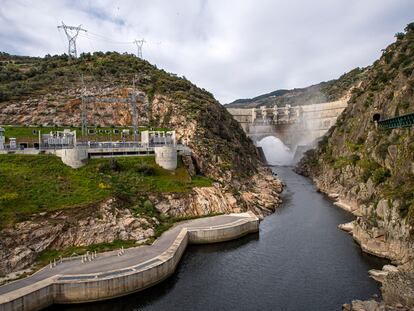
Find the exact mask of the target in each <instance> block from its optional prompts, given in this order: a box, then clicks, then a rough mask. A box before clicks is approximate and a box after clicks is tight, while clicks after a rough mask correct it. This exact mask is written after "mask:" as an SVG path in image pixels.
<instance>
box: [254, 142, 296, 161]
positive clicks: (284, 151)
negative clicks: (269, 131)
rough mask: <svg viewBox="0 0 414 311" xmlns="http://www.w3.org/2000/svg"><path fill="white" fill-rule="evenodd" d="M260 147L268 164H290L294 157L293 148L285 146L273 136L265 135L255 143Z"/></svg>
mask: <svg viewBox="0 0 414 311" xmlns="http://www.w3.org/2000/svg"><path fill="white" fill-rule="evenodd" d="M256 145H257V146H258V147H261V148H262V150H263V153H264V155H265V157H266V161H267V163H268V164H270V165H282V166H284V165H291V164H292V163H293V158H294V155H295V153H294V150H291V149H290V148H289V147H288V146H286V145H285V144H284V143H283V141H282V140H280V139H279V138H277V137H275V136H266V137H264V138H263V139H261V140H260V141H258V142H257V143H256Z"/></svg>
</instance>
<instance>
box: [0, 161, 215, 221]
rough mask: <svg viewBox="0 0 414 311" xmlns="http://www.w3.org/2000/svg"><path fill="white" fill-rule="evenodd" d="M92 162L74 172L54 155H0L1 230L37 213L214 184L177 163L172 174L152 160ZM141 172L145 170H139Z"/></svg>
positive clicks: (133, 200) (133, 199)
mask: <svg viewBox="0 0 414 311" xmlns="http://www.w3.org/2000/svg"><path fill="white" fill-rule="evenodd" d="M115 161H116V168H113V165H112V164H111V159H108V158H107V159H93V160H90V161H89V163H88V164H87V165H86V166H84V167H81V168H79V169H76V170H75V169H72V168H70V167H68V166H66V165H65V164H63V163H62V162H61V160H60V159H59V158H58V157H56V156H53V155H36V156H33V155H14V154H9V155H0V227H2V226H4V225H6V224H10V223H13V222H16V221H19V220H24V219H25V218H26V217H27V216H29V215H31V214H35V213H40V212H49V211H54V210H60V209H65V208H73V207H81V206H85V205H87V204H91V203H97V202H99V201H101V200H103V199H105V198H108V197H110V196H116V197H123V198H126V199H127V200H129V201H131V202H135V201H136V200H137V198H140V197H145V196H146V195H145V194H146V193H148V192H188V191H191V189H192V188H193V187H205V186H210V185H211V184H212V180H210V179H209V178H207V177H204V176H195V177H193V178H191V177H190V175H189V174H188V172H187V170H186V169H185V167H184V166H183V164H182V163H181V161H179V165H178V167H177V169H176V170H175V171H168V170H165V169H163V168H161V167H159V166H158V165H156V164H155V160H154V158H153V157H124V158H123V157H120V158H116V160H115ZM143 168H145V169H143Z"/></svg>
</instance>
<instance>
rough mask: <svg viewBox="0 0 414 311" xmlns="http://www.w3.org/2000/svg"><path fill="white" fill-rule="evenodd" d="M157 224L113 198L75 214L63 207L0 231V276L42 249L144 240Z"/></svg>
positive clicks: (24, 265)
mask: <svg viewBox="0 0 414 311" xmlns="http://www.w3.org/2000/svg"><path fill="white" fill-rule="evenodd" d="M155 225H156V223H155V222H154V220H153V219H150V218H143V217H142V218H141V217H135V216H133V215H132V214H131V212H130V210H129V209H126V208H122V207H120V206H119V204H118V203H117V202H116V200H114V199H112V198H111V199H108V200H106V201H105V202H102V203H101V204H99V205H98V206H91V207H88V208H86V209H85V210H83V212H82V213H80V214H79V213H77V212H76V211H74V210H65V211H59V212H54V213H51V214H46V215H34V216H33V219H31V220H27V221H24V222H20V223H17V224H15V225H14V227H13V228H6V229H2V230H1V231H0V236H1V241H0V246H1V247H0V275H4V274H7V273H10V272H12V271H16V270H21V269H24V268H27V267H28V266H30V265H31V264H32V263H33V262H34V260H35V259H36V257H37V256H38V255H39V253H41V252H42V251H44V250H46V249H49V248H52V249H62V248H65V247H69V246H86V245H91V244H98V243H103V242H112V241H114V240H136V241H137V243H140V242H144V241H146V240H147V239H148V238H150V237H152V236H153V235H154V229H153V228H154V226H155Z"/></svg>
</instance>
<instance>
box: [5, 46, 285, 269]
mask: <svg viewBox="0 0 414 311" xmlns="http://www.w3.org/2000/svg"><path fill="white" fill-rule="evenodd" d="M82 80H83V81H84V83H82ZM82 93H83V94H84V96H86V97H89V98H90V97H91V96H95V97H96V98H106V99H111V100H110V101H109V102H108V101H107V102H100V103H99V102H98V103H97V102H96V101H95V102H90V103H88V104H87V119H88V125H89V126H91V127H112V126H124V127H128V126H132V119H133V113H132V111H133V109H132V107H131V104H130V103H128V102H126V101H125V99H127V98H132V97H130V96H131V94H134V95H135V97H136V99H137V110H138V115H139V118H138V122H139V125H140V126H143V127H157V128H158V127H161V128H168V129H172V130H175V131H176V133H177V139H178V140H179V141H181V142H183V143H185V144H187V145H188V146H189V147H190V148H191V149H192V156H191V157H188V156H183V157H182V165H181V164H180V166H179V168H178V169H177V170H176V171H175V172H172V173H171V172H170V173H168V172H164V171H159V170H157V168H156V167H155V168H154V165H155V164H154V163H152V162H147V163H146V164H145V165H144V166H145V167H143V165H140V164H139V162H140V161H138V160H137V161H136V163H135V162H134V160H133V158H129V159H128V160H119V161H118V165H115V167H114V165H113V164H111V163H109V162H108V161H106V162H105V161H104V163H101V164H99V163H97V162H96V161H95V162H94V161H91V163H90V164H88V165H87V167H86V168H85V169H82V170H79V171H78V172H76V173H68V172H67V168H63V167H62V165H61V164H59V163H58V161H57V159H51V158H47V157H46V156H44V157H43V156H38V157H40V158H33V156H32V157H19V158H14V156H11V155H7V156H5V155H3V156H1V155H0V163H2V164H3V166H0V169H1V171H0V181H3V182H4V183H3V185H2V189H6V190H7V193H6V194H5V195H3V194H1V195H0V210H1V211H3V212H4V213H6V214H7V219H6V220H5V221H4V222H3V223H1V224H2V225H3V226H4V228H0V262H1V263H2V264H1V265H0V275H1V274H6V273H9V272H11V271H15V270H17V269H22V268H26V267H28V266H29V265H30V264H31V263H33V262H34V260H35V259H36V258H39V255H40V254H42V255H40V257H42V256H43V255H44V253H45V252H48V253H52V254H55V255H57V254H67V252H68V251H67V249H66V250H65V249H62V248H68V247H83V248H82V249H81V251H86V250H87V249H86V248H85V247H87V246H88V245H94V246H93V247H97V246H96V244H99V243H115V242H116V241H118V240H122V241H123V243H129V241H130V240H132V241H138V242H142V241H146V240H148V239H149V238H154V237H156V236H157V232H158V234H159V233H160V232H162V230H165V229H166V228H167V227H168V226H170V225H171V224H172V222H173V221H175V220H177V219H182V218H183V217H194V216H203V215H210V214H216V213H229V212H240V211H247V210H251V211H253V212H254V213H256V214H257V215H259V216H263V215H266V214H269V213H271V212H272V211H274V209H275V208H276V207H277V206H278V205H279V204H280V199H279V196H278V194H279V193H280V191H281V190H282V185H281V183H280V182H279V181H278V180H277V179H275V178H274V177H273V176H272V174H271V173H270V171H268V170H267V169H266V168H264V167H263V166H262V165H261V163H260V161H259V159H258V155H257V151H256V148H255V146H254V145H253V143H252V142H251V141H250V140H249V139H248V138H247V137H246V135H245V134H244V132H243V130H242V129H241V127H240V125H239V124H238V123H237V122H236V121H235V120H234V119H233V118H232V117H231V115H230V114H229V113H228V112H227V110H226V109H225V108H224V107H223V106H222V105H220V103H219V102H218V101H216V100H215V99H214V97H213V96H212V95H211V94H210V93H208V92H207V91H205V90H204V89H200V88H198V87H196V86H195V85H193V84H192V83H191V82H190V81H188V80H186V79H185V78H179V77H177V76H176V75H174V74H170V73H167V72H165V71H163V70H159V69H157V68H156V67H155V66H153V65H151V64H149V63H148V62H146V61H143V60H140V59H137V58H136V57H134V56H133V55H128V54H123V55H121V54H118V53H110V52H108V53H101V52H98V53H94V54H93V55H91V54H83V55H81V56H80V57H79V58H78V59H75V60H69V59H68V57H67V56H65V55H63V56H46V57H45V58H31V57H20V56H11V55H8V54H5V53H2V54H0V125H15V126H37V127H46V126H48V127H50V126H51V127H53V126H57V127H65V126H77V127H79V126H80V124H81V122H80V118H81V95H82ZM7 129H8V127H6V131H7ZM13 130H14V131H15V132H16V133H18V132H21V133H23V132H25V131H26V130H24V131H23V130H22V131H19V129H17V128H16V127H15V128H13ZM6 134H7V133H6ZM2 157H3V158H2ZM6 157H7V158H6ZM30 163H32V164H30ZM183 166H184V167H185V168H186V169H187V171H185V172H183V170H185V168H184V167H183ZM52 168H56V170H54V171H53V172H49V170H50V169H52ZM28 170H29V173H30V174H28ZM47 172H49V173H47ZM43 174H48V178H45V179H47V180H51V179H56V182H54V183H53V184H52V182H50V184H49V183H47V182H43V183H42V184H41V185H42V187H44V189H45V190H44V191H43V192H42V187H40V184H39V183H36V182H34V180H31V177H30V176H32V177H33V178H34V179H36V180H37V179H39V176H42V175H43ZM13 183H16V184H17V185H19V187H13V186H12V185H13ZM82 189H84V190H85V189H86V190H85V191H88V192H90V194H91V195H90V196H87V195H84V193H83V192H82V191H83V190H82ZM6 190H4V191H6ZM72 190H77V191H80V192H79V193H80V194H81V195H79V196H77V195H75V193H72V192H71V191H72ZM68 192H71V193H70V194H68ZM31 195H39V197H36V199H35V200H33V201H30V199H29V198H30V196H31ZM48 200H55V202H50V204H48ZM19 202H23V203H22V204H19ZM24 202H26V203H24ZM85 210H91V211H92V210H93V211H94V212H93V213H85ZM30 213H34V214H33V215H31V214H30ZM48 228H49V229H48ZM52 228H54V229H53V230H52ZM77 228H78V229H77ZM149 229H151V230H149ZM68 241H71V242H70V243H68ZM111 245H112V246H113V247H115V246H117V245H118V246H119V245H120V243H118V242H117V243H115V244H111ZM128 245H131V244H128ZM132 245H133V243H132Z"/></svg>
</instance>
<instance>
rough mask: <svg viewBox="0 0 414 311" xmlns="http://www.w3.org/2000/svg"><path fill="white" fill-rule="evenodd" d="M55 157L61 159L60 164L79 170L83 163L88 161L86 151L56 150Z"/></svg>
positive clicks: (84, 149)
mask: <svg viewBox="0 0 414 311" xmlns="http://www.w3.org/2000/svg"><path fill="white" fill-rule="evenodd" d="M56 155H57V156H58V157H60V158H61V159H62V162H63V163H65V164H66V165H68V166H70V167H72V168H79V167H81V166H83V165H85V163H84V161H85V160H87V159H88V149H86V148H79V147H78V148H71V149H60V150H56Z"/></svg>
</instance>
